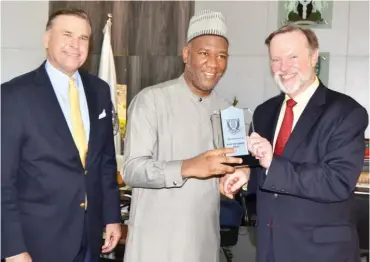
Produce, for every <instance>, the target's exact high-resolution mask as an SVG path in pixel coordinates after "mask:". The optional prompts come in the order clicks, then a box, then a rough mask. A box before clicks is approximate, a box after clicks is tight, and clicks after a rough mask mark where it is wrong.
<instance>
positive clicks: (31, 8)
mask: <svg viewBox="0 0 370 262" xmlns="http://www.w3.org/2000/svg"><path fill="white" fill-rule="evenodd" d="M48 12H49V2H48V1H1V83H3V82H5V81H8V80H10V79H11V78H13V77H15V76H18V75H20V74H23V73H26V72H28V71H30V70H33V69H35V68H36V67H37V66H38V65H39V64H41V63H42V61H43V60H44V59H45V51H44V47H43V43H42V36H43V33H44V28H45V25H46V22H47V19H48Z"/></svg>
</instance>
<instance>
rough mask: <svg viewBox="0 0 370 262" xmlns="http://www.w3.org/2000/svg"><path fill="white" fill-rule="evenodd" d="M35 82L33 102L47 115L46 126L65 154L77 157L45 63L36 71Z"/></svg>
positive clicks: (76, 151)
mask: <svg viewBox="0 0 370 262" xmlns="http://www.w3.org/2000/svg"><path fill="white" fill-rule="evenodd" d="M35 82H36V88H35V92H34V93H33V94H34V95H35V99H36V100H35V101H37V104H39V105H40V106H41V107H42V108H41V110H42V111H43V113H45V114H47V116H48V117H47V118H46V119H48V120H47V121H48V122H49V123H48V124H50V125H51V127H52V128H53V129H54V131H55V134H56V135H57V136H59V137H60V139H62V141H63V143H62V144H63V145H64V146H65V147H66V150H67V152H73V154H75V155H76V157H79V155H78V150H77V147H76V145H75V143H74V141H73V137H72V134H71V132H70V130H69V127H68V123H67V121H66V119H65V117H64V114H63V111H62V108H61V107H60V105H59V101H58V99H57V96H56V94H55V92H54V89H53V86H52V84H51V81H50V79H49V76H48V74H47V72H46V69H45V62H44V63H43V64H42V65H41V66H40V67H39V68H38V69H37V70H36V77H35ZM66 88H67V87H66Z"/></svg>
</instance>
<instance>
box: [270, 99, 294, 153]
mask: <svg viewBox="0 0 370 262" xmlns="http://www.w3.org/2000/svg"><path fill="white" fill-rule="evenodd" d="M296 104H297V102H296V101H294V100H293V99H289V100H287V101H286V109H285V115H284V119H283V123H282V124H281V127H280V131H279V134H278V137H277V139H276V144H275V150H274V154H275V155H278V156H281V155H282V154H283V151H284V147H285V144H286V142H287V141H288V139H289V136H290V133H291V132H292V127H293V118H294V115H293V107H294V106H295V105H296Z"/></svg>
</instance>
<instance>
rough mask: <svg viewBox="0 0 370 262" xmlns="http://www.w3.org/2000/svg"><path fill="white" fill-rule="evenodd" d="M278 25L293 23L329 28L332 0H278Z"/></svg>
mask: <svg viewBox="0 0 370 262" xmlns="http://www.w3.org/2000/svg"><path fill="white" fill-rule="evenodd" d="M278 10H279V11H278V12H279V14H278V27H280V26H282V25H285V24H289V23H293V24H296V25H299V26H304V27H312V28H331V23H332V16H333V1H321V0H290V1H279V9H278Z"/></svg>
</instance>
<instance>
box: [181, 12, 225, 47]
mask: <svg viewBox="0 0 370 262" xmlns="http://www.w3.org/2000/svg"><path fill="white" fill-rule="evenodd" d="M201 35H219V36H222V37H224V38H225V39H226V40H227V41H229V39H228V38H227V26H226V21H225V17H224V16H223V15H222V14H221V13H220V12H214V11H211V10H203V11H201V12H200V13H198V14H196V15H194V16H193V17H192V18H191V19H190V22H189V28H188V36H187V42H188V43H189V42H190V41H191V40H192V39H194V38H196V37H198V36H201Z"/></svg>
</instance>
